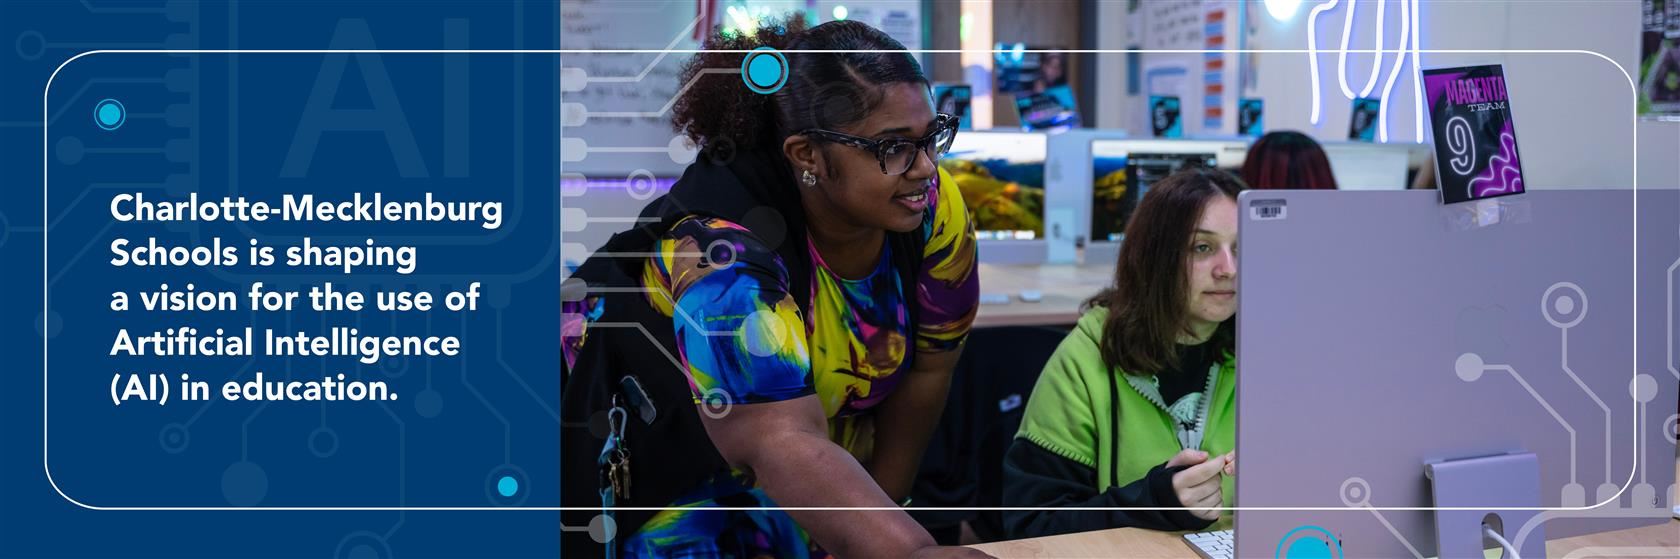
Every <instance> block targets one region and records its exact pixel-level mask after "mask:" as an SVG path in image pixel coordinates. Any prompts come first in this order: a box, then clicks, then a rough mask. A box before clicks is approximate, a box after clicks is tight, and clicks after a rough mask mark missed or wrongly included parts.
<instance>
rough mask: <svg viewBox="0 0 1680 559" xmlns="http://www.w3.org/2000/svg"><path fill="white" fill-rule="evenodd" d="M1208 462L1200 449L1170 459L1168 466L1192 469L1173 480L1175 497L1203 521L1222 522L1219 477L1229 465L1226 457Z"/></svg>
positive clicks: (1185, 451) (1184, 452)
mask: <svg viewBox="0 0 1680 559" xmlns="http://www.w3.org/2000/svg"><path fill="white" fill-rule="evenodd" d="M1227 456H1230V455H1225V456H1220V457H1218V458H1215V459H1213V460H1209V459H1208V453H1207V452H1204V451H1200V450H1182V451H1179V453H1178V454H1175V455H1173V457H1172V459H1171V460H1167V467H1168V468H1172V467H1177V466H1190V467H1189V468H1186V469H1184V470H1183V471H1180V472H1178V473H1176V474H1173V477H1172V487H1173V494H1175V495H1177V496H1178V502H1179V503H1180V504H1182V505H1184V507H1185V508H1188V509H1190V514H1191V515H1193V516H1195V517H1196V518H1200V519H1202V520H1219V504H1220V501H1221V495H1220V491H1219V474H1220V473H1222V472H1223V471H1224V470H1225V468H1226V467H1227V465H1228V462H1227V461H1226V457H1227Z"/></svg>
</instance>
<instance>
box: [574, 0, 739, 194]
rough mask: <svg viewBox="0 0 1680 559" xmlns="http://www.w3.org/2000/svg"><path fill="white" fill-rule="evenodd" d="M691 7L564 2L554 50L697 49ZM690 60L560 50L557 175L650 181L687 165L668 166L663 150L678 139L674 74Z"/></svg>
mask: <svg viewBox="0 0 1680 559" xmlns="http://www.w3.org/2000/svg"><path fill="white" fill-rule="evenodd" d="M696 6H697V4H696V3H695V2H694V0H663V1H657V0H656V1H645V2H613V1H608V0H567V1H566V2H564V3H562V4H561V9H560V49H561V50H562V51H570V50H615V49H642V50H665V49H674V50H684V49H690V50H691V49H696V48H699V46H698V45H699V42H698V41H696V40H695V39H694V28H695V27H696V26H697V25H698V23H699V19H698V16H699V14H698V13H697V8H696ZM692 56H693V54H692V53H689V52H674V53H668V54H666V53H576V52H562V53H561V54H560V67H561V70H560V80H561V93H560V102H561V113H562V122H561V129H560V134H561V138H562V140H561V145H562V154H561V156H562V166H563V169H564V171H565V172H566V173H582V174H585V175H587V176H589V177H591V178H595V177H597V176H599V177H602V178H605V177H611V176H620V177H627V176H628V175H629V173H630V172H632V171H635V170H638V169H643V170H646V171H648V172H649V173H651V174H653V175H655V176H671V175H676V174H680V173H681V172H682V169H683V167H684V166H686V161H685V162H678V161H674V160H673V159H672V158H671V156H670V153H669V151H668V150H669V148H670V146H671V142H672V139H673V138H675V137H677V133H676V131H674V130H672V128H671V115H670V111H669V109H670V106H671V104H672V102H673V100H674V99H675V97H676V94H677V91H678V90H679V89H680V88H681V84H679V83H677V81H678V76H677V74H678V73H679V72H680V71H681V70H682V65H683V64H684V63H685V62H687V61H688V59H689V58H691V57H692ZM701 79H728V77H727V76H725V75H714V76H705V77H703V78H701ZM580 110H581V111H582V112H583V113H584V115H579V114H578V113H579V111H580ZM632 115H634V116H632ZM602 148H605V149H607V150H608V151H601V149H602ZM653 148H658V150H654V149H653ZM635 150H643V151H635Z"/></svg>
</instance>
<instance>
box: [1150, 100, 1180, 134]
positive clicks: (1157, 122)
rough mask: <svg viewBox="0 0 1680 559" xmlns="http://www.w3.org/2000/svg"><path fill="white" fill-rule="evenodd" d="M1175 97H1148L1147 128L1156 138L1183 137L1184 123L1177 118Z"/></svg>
mask: <svg viewBox="0 0 1680 559" xmlns="http://www.w3.org/2000/svg"><path fill="white" fill-rule="evenodd" d="M1179 117H1180V114H1179V104H1178V98H1177V97H1169V96H1161V95H1152V96H1150V97H1149V128H1150V130H1152V131H1153V132H1154V133H1155V137H1157V138H1179V137H1183V136H1184V122H1183V119H1181V118H1179Z"/></svg>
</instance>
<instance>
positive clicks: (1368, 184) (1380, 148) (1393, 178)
mask: <svg viewBox="0 0 1680 559" xmlns="http://www.w3.org/2000/svg"><path fill="white" fill-rule="evenodd" d="M1322 145H1323V146H1324V154H1325V156H1327V157H1328V158H1329V159H1330V174H1331V175H1332V176H1334V177H1336V188H1340V189H1342V190H1405V189H1406V188H1407V187H1408V186H1410V185H1411V177H1410V173H1409V168H1408V167H1409V166H1410V159H1411V148H1412V146H1413V145H1414V144H1373V143H1368V142H1324V143H1323V144H1322Z"/></svg>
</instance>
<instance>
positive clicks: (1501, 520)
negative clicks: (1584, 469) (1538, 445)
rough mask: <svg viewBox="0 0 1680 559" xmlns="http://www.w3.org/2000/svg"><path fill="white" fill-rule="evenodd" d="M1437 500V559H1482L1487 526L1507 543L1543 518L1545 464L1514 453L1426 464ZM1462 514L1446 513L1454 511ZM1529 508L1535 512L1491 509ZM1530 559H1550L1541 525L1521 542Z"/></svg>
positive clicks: (1521, 546)
mask: <svg viewBox="0 0 1680 559" xmlns="http://www.w3.org/2000/svg"><path fill="white" fill-rule="evenodd" d="M1423 471H1424V475H1425V476H1427V477H1429V479H1430V480H1432V481H1433V483H1432V484H1430V485H1431V491H1432V492H1433V493H1434V497H1435V506H1436V507H1437V509H1436V510H1435V553H1436V556H1437V557H1482V556H1483V553H1482V550H1483V548H1484V543H1491V542H1485V541H1484V540H1485V539H1486V538H1485V537H1484V536H1483V534H1482V524H1483V523H1484V522H1485V523H1487V524H1489V525H1491V526H1493V528H1494V530H1495V531H1497V532H1499V533H1500V534H1501V535H1502V536H1504V537H1505V538H1506V539H1510V538H1512V537H1515V534H1516V533H1517V532H1518V531H1519V530H1521V529H1522V527H1523V525H1525V524H1527V523H1528V521H1529V520H1530V519H1532V518H1534V517H1535V516H1538V515H1539V514H1540V510H1539V509H1540V460H1539V459H1538V458H1537V457H1535V456H1534V454H1533V453H1529V452H1523V453H1513V454H1502V455H1498V456H1484V457H1480V458H1466V459H1461V460H1446V461H1442V462H1433V463H1429V464H1425V465H1424V468H1423ZM1455 507H1457V508H1459V509H1460V510H1442V509H1450V508H1455ZM1502 507H1523V508H1527V509H1530V510H1487V509H1488V508H1502ZM1511 544H1512V545H1515V546H1520V547H1519V551H1520V555H1521V556H1522V557H1525V558H1539V557H1545V556H1546V533H1545V530H1544V527H1542V526H1536V527H1535V528H1534V529H1533V530H1531V531H1530V532H1529V533H1528V537H1527V538H1526V539H1525V540H1524V541H1521V542H1515V541H1513V542H1511Z"/></svg>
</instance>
